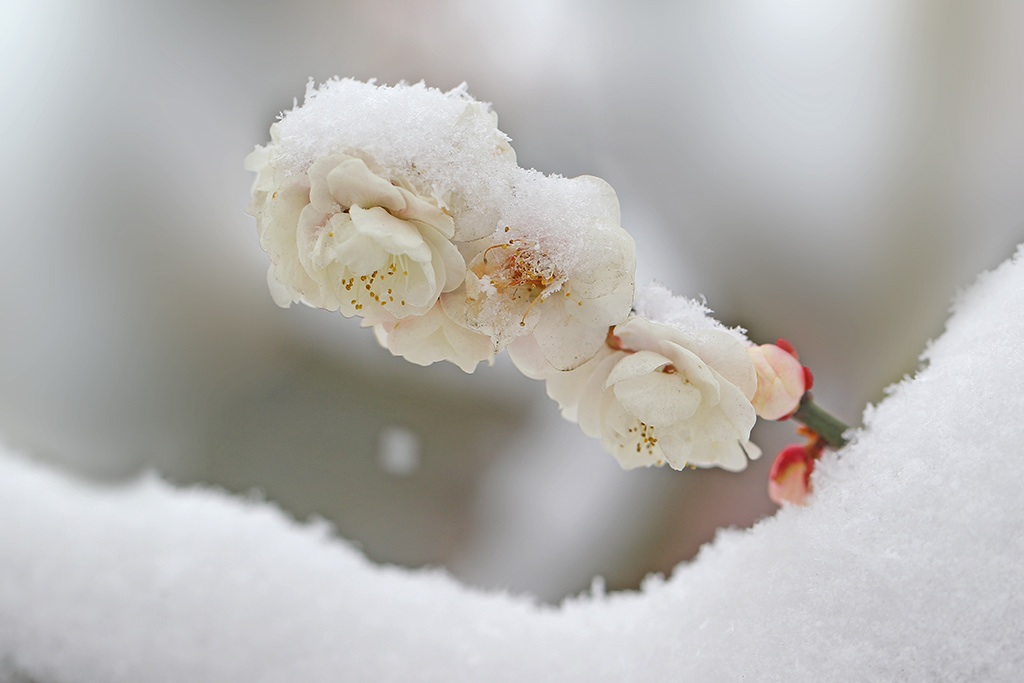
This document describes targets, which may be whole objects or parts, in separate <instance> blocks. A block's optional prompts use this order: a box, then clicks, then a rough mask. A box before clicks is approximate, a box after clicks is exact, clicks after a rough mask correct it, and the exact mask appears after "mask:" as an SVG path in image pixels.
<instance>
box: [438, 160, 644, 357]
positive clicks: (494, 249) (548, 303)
mask: <svg viewBox="0 0 1024 683" xmlns="http://www.w3.org/2000/svg"><path fill="white" fill-rule="evenodd" d="M555 180H556V181H557V182H559V183H562V184H564V185H565V186H567V187H572V188H573V191H575V192H578V193H583V194H585V196H586V197H587V198H588V200H589V204H588V207H587V210H588V218H587V219H584V220H582V221H581V222H582V223H583V228H582V230H581V232H579V233H576V234H573V235H571V236H570V238H569V240H567V238H566V235H565V234H564V233H563V232H560V229H561V226H556V227H552V228H551V229H550V230H548V231H543V230H538V229H537V226H536V225H526V226H521V225H508V226H505V227H504V228H503V229H502V230H500V231H498V233H496V235H495V236H494V237H493V238H492V239H491V240H489V241H483V242H482V243H480V244H479V245H477V251H476V254H475V256H473V258H472V259H470V260H469V265H468V269H467V273H466V282H465V285H464V286H463V287H461V288H459V289H457V290H456V291H454V292H452V293H450V294H446V295H444V296H443V297H442V304H443V306H444V308H445V310H446V311H447V312H448V313H449V315H450V316H451V317H452V318H453V319H455V320H458V321H459V322H460V323H461V324H463V325H465V326H467V327H469V328H471V329H474V330H477V331H479V332H481V333H483V334H485V335H487V336H488V337H490V338H491V339H492V341H493V343H494V348H495V351H500V350H502V349H504V348H506V347H508V348H509V349H510V351H511V352H512V353H513V359H516V353H515V351H514V349H515V348H516V345H517V344H521V343H525V342H523V341H521V340H524V338H525V337H527V336H528V337H530V338H531V339H532V341H535V342H536V344H537V347H538V348H539V349H540V352H541V355H542V356H543V358H544V359H545V360H546V362H547V363H550V364H551V365H552V366H553V367H555V368H557V369H560V370H568V369H572V368H575V367H577V366H578V365H580V364H581V363H583V362H585V361H586V360H588V359H589V358H591V357H593V356H594V354H595V353H597V352H598V350H599V349H600V348H601V345H602V344H603V343H604V339H605V336H606V334H607V331H608V328H609V327H610V326H612V325H616V324H618V323H620V322H622V321H623V320H625V319H626V317H627V316H628V315H629V312H630V308H631V306H632V303H633V295H634V275H635V270H636V246H635V244H634V242H633V238H632V237H631V236H630V235H629V233H627V232H626V231H625V230H624V229H623V228H622V226H621V225H620V223H619V205H618V199H617V198H616V196H615V192H614V190H612V189H611V187H610V186H609V185H608V184H607V183H606V182H604V181H603V180H601V179H600V178H595V177H592V176H581V177H579V178H573V179H565V178H557V179H555ZM567 241H569V242H571V243H572V246H573V247H574V248H575V249H576V250H577V251H576V253H572V254H571V255H567V253H566V242H567ZM530 343H532V342H530Z"/></svg>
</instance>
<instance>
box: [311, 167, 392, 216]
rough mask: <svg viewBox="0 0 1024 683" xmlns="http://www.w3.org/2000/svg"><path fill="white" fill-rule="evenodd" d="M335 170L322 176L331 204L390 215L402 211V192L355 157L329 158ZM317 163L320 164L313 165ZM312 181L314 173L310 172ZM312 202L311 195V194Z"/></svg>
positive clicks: (332, 169)
mask: <svg viewBox="0 0 1024 683" xmlns="http://www.w3.org/2000/svg"><path fill="white" fill-rule="evenodd" d="M331 159H334V166H333V168H331V170H330V171H329V172H328V173H325V176H324V182H325V185H326V187H327V188H328V192H329V195H330V198H331V200H332V201H334V202H336V203H338V204H340V205H341V206H343V207H345V208H349V207H353V206H358V207H360V208H364V209H368V208H371V207H374V206H379V207H383V208H385V209H388V210H389V211H391V212H398V211H401V210H403V209H405V206H406V203H405V197H404V196H403V194H402V192H401V191H400V190H399V189H398V188H397V187H395V186H394V185H392V184H391V183H389V182H388V181H387V180H385V179H383V178H381V177H380V176H378V175H376V174H375V173H373V172H372V171H371V170H370V169H369V168H367V166H366V162H364V161H363V160H362V159H357V158H355V157H331ZM318 163H320V162H319V161H318V162H316V163H314V167H315V166H316V164H318ZM310 178H311V179H312V178H313V169H312V168H311V169H310ZM311 199H312V193H311Z"/></svg>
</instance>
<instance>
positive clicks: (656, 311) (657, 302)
mask: <svg viewBox="0 0 1024 683" xmlns="http://www.w3.org/2000/svg"><path fill="white" fill-rule="evenodd" d="M633 307H634V308H635V309H636V312H637V313H639V314H640V315H642V316H643V317H645V318H647V319H648V320H653V321H654V322H658V323H662V324H665V325H672V326H673V327H678V328H679V329H681V330H686V331H692V330H701V329H707V328H712V329H716V330H723V331H725V332H728V333H730V334H732V335H733V336H734V337H736V338H737V339H739V340H740V341H742V342H747V341H748V340H747V335H746V330H744V329H743V328H741V327H731V328H730V327H726V326H725V325H723V324H722V323H721V322H719V321H718V320H716V319H715V318H714V316H712V315H711V314H712V312H713V311H712V310H711V309H710V308H708V306H707V304H706V303H704V302H703V301H697V300H696V299H688V298H686V297H682V296H675V295H673V294H672V292H670V291H669V290H668V289H666V288H665V287H663V286H661V285H659V284H657V283H651V284H649V285H647V286H646V287H638V288H637V291H636V300H635V302H634V304H633Z"/></svg>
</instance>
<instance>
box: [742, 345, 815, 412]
mask: <svg viewBox="0 0 1024 683" xmlns="http://www.w3.org/2000/svg"><path fill="white" fill-rule="evenodd" d="M747 351H748V354H749V356H750V359H751V361H752V362H753V364H754V369H755V370H756V372H757V392H756V393H755V394H754V396H753V398H752V399H751V402H752V403H753V404H754V407H755V408H756V409H757V414H758V415H760V416H761V417H763V418H765V419H766V420H778V419H780V418H783V417H785V416H787V415H790V414H792V413H793V411H795V410H796V409H797V408H798V407H799V405H800V399H801V398H802V397H803V395H804V392H805V391H806V389H807V379H808V378H807V373H806V372H805V371H804V367H803V366H802V365H801V364H800V361H798V360H797V359H796V357H795V356H794V355H793V354H792V353H790V352H789V351H787V350H785V349H783V348H780V347H778V346H776V345H775V344H762V345H761V346H755V347H751V348H749V349H748V350H747Z"/></svg>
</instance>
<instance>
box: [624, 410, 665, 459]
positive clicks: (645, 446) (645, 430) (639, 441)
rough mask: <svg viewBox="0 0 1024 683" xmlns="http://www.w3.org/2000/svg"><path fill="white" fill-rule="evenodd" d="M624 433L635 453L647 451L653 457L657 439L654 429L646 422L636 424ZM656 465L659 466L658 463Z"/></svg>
mask: <svg viewBox="0 0 1024 683" xmlns="http://www.w3.org/2000/svg"><path fill="white" fill-rule="evenodd" d="M626 433H627V435H628V436H629V437H631V440H632V441H633V443H635V445H636V452H637V453H641V452H643V451H645V450H646V451H647V454H648V455H654V447H655V446H657V445H658V437H657V436H656V435H655V432H654V427H652V426H651V425H649V424H647V423H646V422H639V421H638V422H637V423H636V424H635V425H633V426H632V427H630V428H629V429H628V430H626ZM657 464H658V465H660V464H661V462H660V461H659V462H658V463H657Z"/></svg>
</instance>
